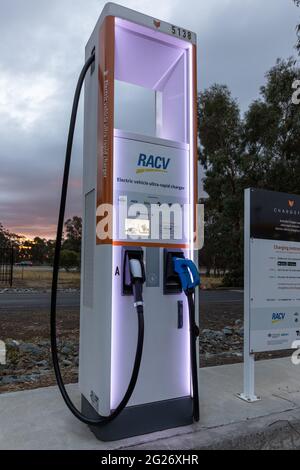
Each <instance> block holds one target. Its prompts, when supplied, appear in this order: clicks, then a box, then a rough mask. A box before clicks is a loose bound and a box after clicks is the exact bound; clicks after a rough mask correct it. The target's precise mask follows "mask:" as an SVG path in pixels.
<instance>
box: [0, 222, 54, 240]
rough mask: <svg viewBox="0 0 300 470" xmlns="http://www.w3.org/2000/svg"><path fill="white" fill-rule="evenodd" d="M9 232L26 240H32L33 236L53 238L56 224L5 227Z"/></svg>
mask: <svg viewBox="0 0 300 470" xmlns="http://www.w3.org/2000/svg"><path fill="white" fill-rule="evenodd" d="M6 229H7V230H8V231H9V232H12V233H15V234H17V235H20V236H22V237H25V238H26V239H28V240H33V239H34V238H35V237H40V238H46V239H47V240H54V239H55V238H56V225H49V226H45V227H38V226H37V227H32V226H31V227H24V226H22V227H20V226H16V227H13V226H12V227H6Z"/></svg>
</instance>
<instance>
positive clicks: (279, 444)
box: [0, 358, 300, 450]
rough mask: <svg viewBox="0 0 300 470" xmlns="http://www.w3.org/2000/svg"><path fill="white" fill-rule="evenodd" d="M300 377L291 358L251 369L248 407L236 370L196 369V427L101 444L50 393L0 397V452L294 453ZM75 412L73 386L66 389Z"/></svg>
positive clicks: (298, 438)
mask: <svg viewBox="0 0 300 470" xmlns="http://www.w3.org/2000/svg"><path fill="white" fill-rule="evenodd" d="M299 372H300V369H299V367H298V366H294V365H293V364H292V362H291V360H290V359H289V358H284V359H273V360H270V361H261V362H258V363H257V364H256V384H257V386H256V393H257V394H258V395H259V396H260V397H261V401H259V402H256V403H246V402H244V401H242V400H240V399H238V398H237V396H236V395H237V393H239V392H242V383H243V369H242V364H234V365H226V366H220V367H211V368H207V369H200V374H199V386H200V413H201V414H200V422H199V423H197V424H192V425H189V426H185V427H181V428H176V429H171V430H166V431H161V432H157V433H153V434H147V435H143V436H137V437H134V438H129V439H124V440H122V441H115V442H105V443H104V442H100V441H98V440H97V439H96V438H95V436H94V435H93V434H92V433H91V431H90V430H89V428H88V427H87V426H85V425H84V424H82V423H80V422H79V421H77V420H76V418H74V417H73V416H72V415H71V414H70V412H69V411H68V409H67V408H66V407H65V404H64V402H63V400H62V398H61V396H60V394H59V391H58V389H57V388H56V387H49V388H44V389H37V390H29V391H24V392H15V393H5V394H2V395H0V423H1V426H0V449H63V450H64V449H74V450H76V449H77V450H80V449H86V450H101V449H108V450H113V449H153V450H163V449H176V450H178V449H182V450H187V449H230V448H233V449H298V448H300V374H299ZM68 390H69V392H70V393H71V395H72V397H73V399H74V401H75V402H76V404H77V406H78V407H79V409H80V394H79V390H78V387H77V385H71V386H69V387H68Z"/></svg>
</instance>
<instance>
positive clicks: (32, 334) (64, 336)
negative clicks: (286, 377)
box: [0, 303, 290, 393]
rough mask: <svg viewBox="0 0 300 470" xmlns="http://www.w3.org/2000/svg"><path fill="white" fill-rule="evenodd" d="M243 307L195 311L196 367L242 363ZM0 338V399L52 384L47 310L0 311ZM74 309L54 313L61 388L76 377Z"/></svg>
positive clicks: (209, 307)
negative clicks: (3, 358) (2, 350)
mask: <svg viewBox="0 0 300 470" xmlns="http://www.w3.org/2000/svg"><path fill="white" fill-rule="evenodd" d="M242 309H243V305H242V303H232V304H229V303H227V304H226V306H224V304H222V303H214V304H204V305H202V306H200V321H199V326H200V366H201V367H207V366H215V365H221V364H230V363H235V362H241V361H242V360H243V356H242V350H243V311H242ZM0 319H1V323H0V338H1V339H2V340H3V341H4V342H5V343H6V346H7V363H6V365H0V393H4V392H7V391H15V390H21V389H29V388H38V387H44V386H49V385H53V384H55V378H54V374H53V369H52V362H51V357H50V342H49V335H50V331H49V311H48V310H47V309H39V310H38V311H36V310H25V311H24V310H21V309H18V310H15V311H11V310H10V311H7V312H6V311H1V317H0ZM78 336H79V309H78V308H76V309H75V308H74V309H67V310H66V309H62V308H61V309H58V345H59V354H60V361H61V367H62V372H63V376H64V380H65V382H66V383H71V382H76V381H77V378H78V375H77V371H78ZM289 354H290V351H286V352H280V353H272V354H260V355H258V359H266V358H271V357H282V356H286V355H289Z"/></svg>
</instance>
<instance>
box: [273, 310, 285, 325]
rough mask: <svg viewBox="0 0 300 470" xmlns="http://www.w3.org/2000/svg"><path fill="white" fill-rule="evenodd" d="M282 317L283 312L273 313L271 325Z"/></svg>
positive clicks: (283, 316)
mask: <svg viewBox="0 0 300 470" xmlns="http://www.w3.org/2000/svg"><path fill="white" fill-rule="evenodd" d="M284 319H285V313H273V314H272V323H273V325H274V324H276V323H279V322H281V321H283V320H284Z"/></svg>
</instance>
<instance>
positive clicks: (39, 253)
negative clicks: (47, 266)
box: [31, 237, 48, 264]
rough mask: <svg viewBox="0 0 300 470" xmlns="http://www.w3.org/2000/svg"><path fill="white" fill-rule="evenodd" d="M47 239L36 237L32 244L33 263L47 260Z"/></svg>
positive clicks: (41, 262)
mask: <svg viewBox="0 0 300 470" xmlns="http://www.w3.org/2000/svg"><path fill="white" fill-rule="evenodd" d="M47 251H48V250H47V240H46V239H45V238H40V237H35V238H34V240H33V243H32V244H31V260H32V262H33V263H39V264H43V263H45V262H46V261H47V254H48V253H47Z"/></svg>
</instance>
